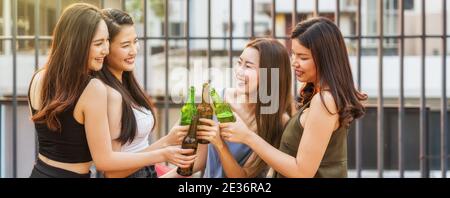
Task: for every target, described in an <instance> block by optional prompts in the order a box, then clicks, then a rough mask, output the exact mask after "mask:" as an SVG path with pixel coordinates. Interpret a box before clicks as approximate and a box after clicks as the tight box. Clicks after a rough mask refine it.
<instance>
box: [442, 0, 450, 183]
mask: <svg viewBox="0 0 450 198" xmlns="http://www.w3.org/2000/svg"><path fill="white" fill-rule="evenodd" d="M442 14H443V22H442V25H443V31H442V32H443V35H442V40H443V41H442V99H441V170H442V178H446V177H447V143H448V142H447V132H448V125H447V85H446V84H447V0H443V7H442Z"/></svg>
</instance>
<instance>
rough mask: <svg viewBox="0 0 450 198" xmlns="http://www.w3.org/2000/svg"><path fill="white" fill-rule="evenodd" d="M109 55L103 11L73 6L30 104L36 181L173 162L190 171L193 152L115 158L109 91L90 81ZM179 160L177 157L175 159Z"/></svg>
mask: <svg viewBox="0 0 450 198" xmlns="http://www.w3.org/2000/svg"><path fill="white" fill-rule="evenodd" d="M108 53H109V35H108V29H107V26H106V24H105V21H104V19H103V15H102V13H101V12H100V10H99V9H98V8H96V7H94V6H92V5H89V4H83V3H78V4H73V5H71V6H70V7H68V8H67V9H65V11H64V12H63V14H62V15H61V18H60V19H59V21H58V23H57V25H56V27H55V30H54V33H53V41H52V48H51V51H50V55H49V59H48V61H47V63H46V65H45V67H44V68H43V69H42V70H41V71H39V72H37V73H36V74H35V75H34V76H33V79H32V81H31V83H30V90H29V102H30V108H31V112H32V120H33V122H34V123H35V127H36V131H37V134H38V141H39V155H38V159H37V162H36V164H35V166H34V168H33V171H32V173H31V177H89V176H90V174H89V168H90V166H91V165H92V162H94V163H95V165H96V167H97V169H99V170H103V171H114V170H124V169H135V168H140V167H143V166H146V165H149V164H154V163H155V162H160V161H167V159H173V158H175V159H176V160H173V161H172V162H173V163H174V164H176V165H177V166H182V167H188V166H189V165H190V164H191V163H192V162H193V158H194V156H184V155H181V154H187V153H190V152H193V150H184V149H180V148H178V147H166V149H161V150H157V151H150V152H142V153H121V152H114V151H113V150H112V146H111V138H110V134H109V127H108V119H107V92H106V87H105V85H104V84H103V83H102V82H101V81H100V80H98V79H95V78H92V77H90V76H91V75H90V74H91V73H92V71H98V70H100V69H101V68H102V64H103V60H104V58H105V56H106V55H108ZM174 156H176V157H174Z"/></svg>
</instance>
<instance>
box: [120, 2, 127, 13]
mask: <svg viewBox="0 0 450 198" xmlns="http://www.w3.org/2000/svg"><path fill="white" fill-rule="evenodd" d="M121 7H122V10H123V11H126V10H127V3H126V0H122V2H121Z"/></svg>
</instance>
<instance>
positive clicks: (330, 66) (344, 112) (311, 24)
mask: <svg viewBox="0 0 450 198" xmlns="http://www.w3.org/2000/svg"><path fill="white" fill-rule="evenodd" d="M291 39H297V41H299V43H300V44H301V45H303V46H304V47H306V48H308V49H309V50H311V53H312V57H313V60H314V63H315V65H316V73H317V75H318V76H319V82H317V83H318V86H319V87H320V88H322V87H325V86H328V87H329V88H330V90H329V91H330V92H331V94H332V95H333V98H334V101H335V103H336V107H337V110H338V114H339V124H340V126H345V127H348V126H349V125H350V123H351V122H352V121H353V120H354V119H358V118H360V117H362V116H363V115H364V113H365V108H364V105H363V104H362V103H361V101H363V100H366V99H367V95H366V94H363V93H361V92H359V91H358V90H357V89H356V88H355V84H354V82H353V76H352V72H351V67H350V61H349V58H348V53H347V48H346V46H345V42H344V38H343V37H342V34H341V31H340V30H339V28H338V27H337V26H336V25H335V24H334V23H333V22H332V21H330V20H329V19H327V18H323V17H316V18H311V19H308V20H306V21H303V22H300V23H299V24H297V26H296V27H295V29H294V30H293V31H292V34H291ZM314 90H315V89H314V84H313V83H311V82H308V83H306V85H305V86H304V87H303V89H302V91H301V92H300V96H301V101H300V102H301V105H305V104H306V103H308V102H309V101H310V100H311V99H312V97H313V95H314ZM322 91H323V90H320V92H319V93H320V97H321V100H322V103H323V104H324V106H325V107H326V108H327V110H328V112H329V113H331V112H330V111H329V109H328V107H327V106H326V105H325V103H324V101H323V95H322Z"/></svg>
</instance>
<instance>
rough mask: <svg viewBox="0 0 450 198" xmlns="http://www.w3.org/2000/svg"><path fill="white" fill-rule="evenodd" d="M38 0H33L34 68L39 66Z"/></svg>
mask: <svg viewBox="0 0 450 198" xmlns="http://www.w3.org/2000/svg"><path fill="white" fill-rule="evenodd" d="M40 4H41V2H40V0H35V1H34V70H35V71H36V70H37V69H38V68H39V35H40V29H39V24H40V16H39V15H40V10H39V6H40Z"/></svg>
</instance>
